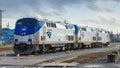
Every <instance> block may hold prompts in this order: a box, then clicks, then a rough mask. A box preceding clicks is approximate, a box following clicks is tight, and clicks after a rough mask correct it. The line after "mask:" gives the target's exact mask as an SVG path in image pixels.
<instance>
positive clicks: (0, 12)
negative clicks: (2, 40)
mask: <svg viewBox="0 0 120 68" xmlns="http://www.w3.org/2000/svg"><path fill="white" fill-rule="evenodd" d="M2 12H4V10H1V9H0V36H2Z"/></svg>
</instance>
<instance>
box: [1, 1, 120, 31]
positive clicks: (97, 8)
mask: <svg viewBox="0 0 120 68" xmlns="http://www.w3.org/2000/svg"><path fill="white" fill-rule="evenodd" d="M0 9H2V10H4V12H3V19H2V27H3V28H5V27H7V24H8V22H9V26H10V28H11V29H14V27H15V22H16V21H17V19H19V18H23V17H36V18H39V19H48V20H51V21H64V20H66V21H67V22H68V23H71V24H76V25H79V26H89V27H93V28H102V29H106V30H109V31H113V32H114V33H117V32H119V33H120V0H0Z"/></svg>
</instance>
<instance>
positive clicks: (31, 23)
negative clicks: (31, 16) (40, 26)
mask: <svg viewBox="0 0 120 68" xmlns="http://www.w3.org/2000/svg"><path fill="white" fill-rule="evenodd" d="M16 25H17V26H18V25H19V26H35V25H36V20H19V21H17V23H16Z"/></svg>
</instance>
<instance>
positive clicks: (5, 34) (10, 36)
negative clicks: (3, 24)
mask: <svg viewBox="0 0 120 68" xmlns="http://www.w3.org/2000/svg"><path fill="white" fill-rule="evenodd" d="M0 40H1V41H2V43H13V40H14V29H9V28H3V29H2V36H0Z"/></svg>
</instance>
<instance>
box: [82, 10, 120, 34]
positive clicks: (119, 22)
mask: <svg viewBox="0 0 120 68" xmlns="http://www.w3.org/2000/svg"><path fill="white" fill-rule="evenodd" d="M80 22H81V24H84V25H85V24H87V25H86V26H91V27H95V28H105V29H106V30H110V31H114V32H115V31H119V32H120V30H119V27H120V14H119V13H113V12H111V13H106V12H104V13H100V14H97V15H96V17H93V18H89V19H83V20H80Z"/></svg>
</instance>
